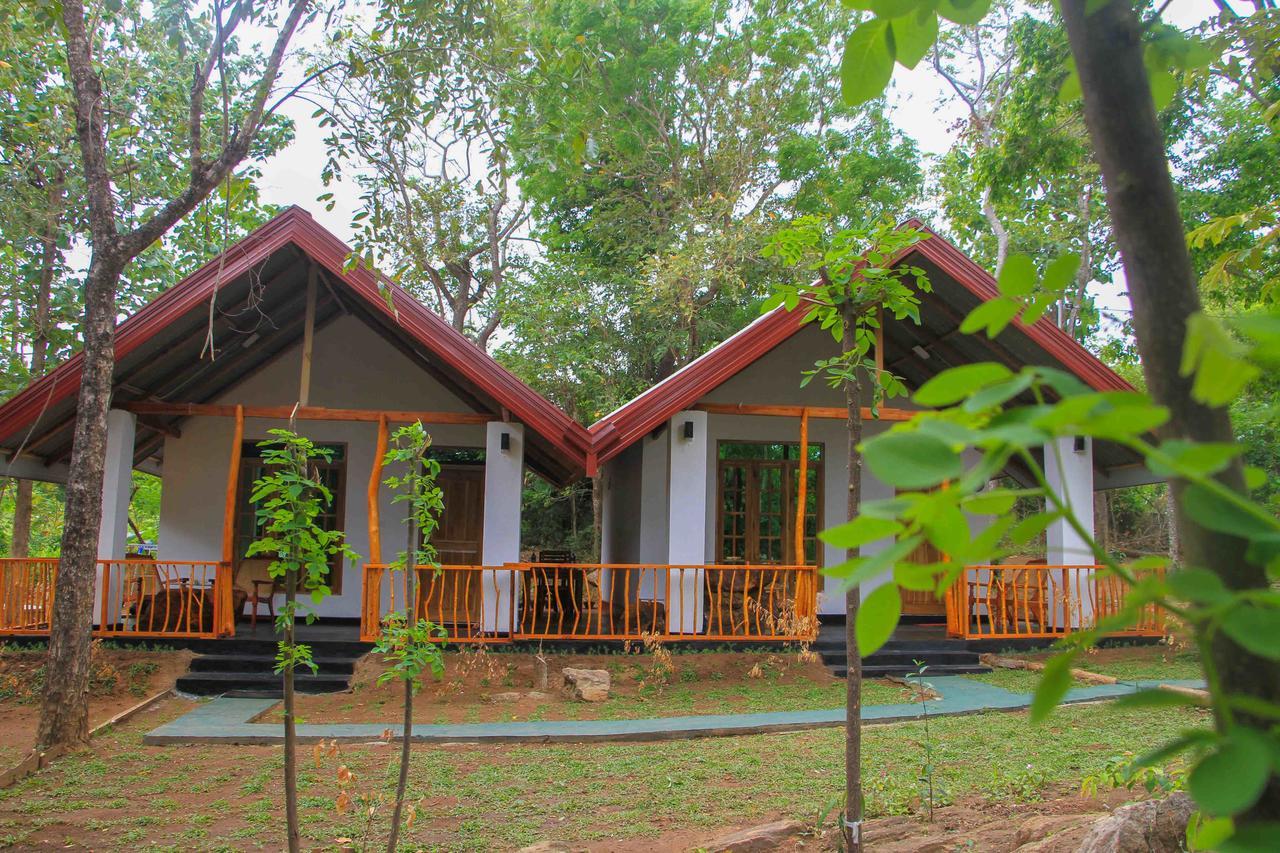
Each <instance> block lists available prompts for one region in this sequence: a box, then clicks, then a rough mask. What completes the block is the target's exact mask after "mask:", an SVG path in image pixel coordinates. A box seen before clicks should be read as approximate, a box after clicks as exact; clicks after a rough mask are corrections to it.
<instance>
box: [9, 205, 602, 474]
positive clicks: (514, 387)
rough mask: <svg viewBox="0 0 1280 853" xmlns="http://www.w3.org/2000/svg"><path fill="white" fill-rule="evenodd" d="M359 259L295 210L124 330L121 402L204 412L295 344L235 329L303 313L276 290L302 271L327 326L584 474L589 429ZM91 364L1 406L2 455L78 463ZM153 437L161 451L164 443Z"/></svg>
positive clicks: (288, 333)
mask: <svg viewBox="0 0 1280 853" xmlns="http://www.w3.org/2000/svg"><path fill="white" fill-rule="evenodd" d="M349 254H350V249H349V247H348V246H347V245H346V244H345V243H343V242H342V241H341V240H339V239H338V238H337V237H336V236H335V235H334V234H332V233H331V232H329V231H328V230H326V229H325V228H324V227H322V226H321V225H320V224H319V223H317V222H316V221H315V220H314V219H313V218H312V217H311V215H310V214H309V213H307V212H306V211H305V210H303V209H302V208H300V207H290V208H288V209H286V210H285V211H283V212H282V213H280V214H279V215H277V216H276V217H274V218H273V219H271V220H270V221H269V222H267V223H265V224H264V225H262V226H261V227H259V228H258V229H256V230H254V231H253V232H252V233H251V234H249V235H248V236H246V237H245V238H244V239H243V240H241V241H239V242H238V243H236V244H235V245H234V246H231V247H230V248H228V249H227V250H226V251H225V252H223V253H222V255H221V256H219V257H217V258H214V259H213V260H211V261H209V262H208V263H206V264H205V265H204V266H202V267H200V268H199V269H198V270H196V271H195V272H194V273H192V274H191V275H189V276H187V277H186V278H185V279H183V280H182V281H181V282H179V283H178V284H176V285H174V286H173V287H171V288H169V289H168V290H166V291H165V292H164V293H162V294H160V295H159V296H158V297H156V298H155V299H154V300H153V301H151V302H150V303H148V304H147V305H146V306H144V307H143V308H142V309H140V310H139V311H138V312H137V313H136V314H134V315H132V316H131V317H129V318H128V319H126V320H124V321H123V322H121V323H120V324H119V325H118V326H117V327H116V339H115V355H116V368H115V375H114V377H113V383H112V384H113V399H126V400H127V399H130V398H133V399H152V398H153V396H152V395H154V394H156V393H158V392H159V391H160V390H161V388H160V386H162V385H163V386H165V387H169V388H173V387H177V388H189V389H193V390H194V389H202V393H200V394H199V395H198V396H200V397H201V398H202V399H201V400H196V399H191V398H190V397H183V398H180V399H177V400H173V401H174V402H202V401H203V399H211V398H213V397H214V396H216V395H217V394H219V393H221V392H223V391H225V390H227V389H228V388H230V387H233V386H234V384H235V383H236V382H237V381H238V380H239V379H240V377H242V376H243V375H244V373H245V372H247V371H249V370H252V369H254V368H256V367H257V366H258V365H260V364H262V363H263V362H264V361H266V360H267V359H268V358H271V357H274V355H276V354H278V353H279V352H281V351H282V350H283V349H284V348H285V347H287V346H289V345H290V344H292V343H294V342H296V340H297V334H296V333H297V332H298V330H299V329H300V327H297V328H294V327H293V326H290V327H289V328H285V327H284V326H283V325H282V324H281V323H277V322H275V319H274V318H269V317H268V318H267V319H268V322H267V323H265V324H264V323H262V322H261V320H260V319H259V327H260V328H261V329H262V330H263V331H262V333H261V334H262V336H263V337H264V338H267V339H268V340H267V342H266V343H265V344H264V343H260V342H259V343H255V342H256V341H258V333H257V332H249V333H246V332H245V330H243V329H237V328H236V324H237V318H238V317H239V316H240V314H244V313H246V312H248V313H250V314H252V312H254V311H257V312H258V314H259V315H261V316H265V311H264V310H263V309H262V308H261V305H262V304H266V300H268V299H272V298H274V299H275V302H274V303H272V304H274V305H275V306H276V307H277V308H279V309H280V312H281V315H282V316H283V315H285V314H289V315H292V314H293V313H296V310H295V309H296V308H297V305H298V304H299V303H298V300H297V293H298V292H299V290H298V288H296V287H295V288H292V289H291V288H289V287H287V286H282V287H278V288H275V290H276V291H278V292H279V293H278V294H275V295H274V296H273V293H272V288H271V287H270V285H271V284H272V283H274V282H275V281H276V280H277V279H288V278H289V277H295V280H296V276H297V275H299V274H304V273H299V272H298V271H297V270H298V269H299V268H302V269H305V266H306V265H303V264H299V263H297V261H298V260H299V259H302V260H307V261H309V262H310V263H314V264H315V265H316V267H317V268H318V270H319V271H320V272H319V274H320V275H321V277H322V279H323V281H324V284H325V291H324V292H325V296H324V299H323V303H322V306H321V310H320V312H319V314H318V316H317V321H316V322H317V325H319V324H320V323H321V322H325V321H327V320H330V319H332V318H333V317H335V316H337V315H338V314H340V313H354V314H357V315H358V316H359V317H360V318H361V319H363V320H364V321H365V322H367V323H369V324H370V325H372V326H374V327H375V329H376V330H377V331H379V333H380V334H382V335H383V336H384V337H388V339H389V340H391V341H392V342H393V343H394V344H395V345H396V346H397V348H399V349H400V350H401V351H402V352H403V353H404V354H405V355H407V356H409V357H411V358H412V359H413V360H414V361H415V363H416V364H418V366H420V367H422V368H423V369H424V370H427V371H429V372H431V373H432V375H434V376H435V377H436V378H437V379H439V380H440V381H442V382H443V383H445V384H446V385H447V387H449V388H450V389H451V390H453V391H454V392H455V393H456V394H458V395H459V396H462V397H463V399H465V400H467V402H468V403H469V404H470V405H472V406H474V407H475V408H477V409H478V410H483V411H489V412H490V413H492V414H494V415H495V416H499V417H506V416H507V415H509V416H510V417H511V418H512V419H513V420H517V421H520V422H522V423H524V424H525V425H526V427H527V428H528V429H529V430H530V431H531V433H532V434H531V436H530V438H531V449H534V448H533V445H534V444H535V443H536V445H537V447H536V451H537V454H538V455H539V457H540V459H534V460H533V462H532V463H531V464H537V462H538V461H541V462H542V463H543V467H544V468H549V469H551V473H552V474H554V475H555V476H557V477H558V478H560V479H565V478H568V477H571V476H575V475H576V474H578V473H580V472H581V470H582V469H583V467H584V465H585V459H586V452H587V448H588V445H589V443H590V438H589V436H588V434H587V432H586V430H585V429H584V428H583V427H582V426H581V425H580V424H578V423H577V422H576V421H574V420H573V419H571V418H570V417H569V416H567V415H566V414H564V413H563V412H562V411H561V410H560V409H559V408H557V407H556V406H554V405H553V404H552V403H550V402H549V401H548V400H546V399H545V398H544V397H542V396H541V395H540V394H538V393H537V392H536V391H534V390H533V389H532V388H530V387H529V386H527V385H525V384H524V383H523V382H522V381H521V380H520V379H518V378H517V377H516V376H515V375H514V374H512V373H511V372H510V371H508V370H507V369H506V368H504V367H503V366H502V365H500V364H498V363H497V362H496V361H495V360H494V359H493V358H492V357H491V356H489V354H488V353H486V352H484V351H483V350H482V349H480V348H479V347H477V346H476V345H475V344H474V343H472V342H471V341H470V340H468V339H467V338H466V337H465V336H463V335H462V334H461V333H460V332H458V331H457V330H456V329H454V328H453V327H452V326H451V325H450V324H449V323H447V322H445V321H444V320H443V319H441V318H440V317H439V316H437V315H436V314H434V313H432V312H431V311H430V310H429V309H428V308H427V307H426V306H424V305H422V304H421V303H419V302H418V301H417V300H415V299H414V298H413V297H412V296H410V295H409V294H408V293H407V292H406V291H405V290H403V289H402V288H401V287H400V286H399V285H397V284H395V283H394V282H392V281H390V280H389V279H387V278H386V277H384V276H381V275H379V274H377V273H376V272H374V271H370V270H368V269H366V268H363V267H356V268H354V269H350V270H347V269H344V265H345V263H346V259H347V257H348V256H349ZM268 279H270V281H269V280H268ZM286 283H287V282H286ZM211 300H212V301H213V303H214V305H215V306H216V307H217V314H218V322H219V323H221V324H223V332H222V333H221V338H220V340H219V345H220V347H222V350H223V351H222V352H220V353H219V356H218V359H217V360H216V361H211V360H208V359H205V360H203V361H201V359H200V357H199V355H198V354H199V353H201V352H202V351H203V349H204V346H203V337H204V334H205V331H204V330H206V329H207V326H208V323H209V317H210V316H211V311H210V309H209V305H210V303H211ZM237 311H239V312H240V314H237V313H236V312H237ZM255 316H257V315H255ZM289 322H290V323H292V322H293V321H292V320H290V321H289ZM233 333H235V334H239V335H240V338H239V340H240V341H241V343H243V344H244V345H243V346H239V345H231V346H223V344H222V342H223V341H228V340H232V341H234V340H236V339H235V338H232V337H231V336H232V334H233ZM250 338H252V340H250ZM250 344H252V346H250ZM162 354H163V355H164V358H163V359H161V358H160V356H161V355H162ZM193 356H194V358H193ZM169 360H173V361H174V362H175V363H177V362H181V363H182V365H184V366H185V368H188V369H187V370H186V373H185V374H180V373H177V372H175V370H170V371H169V373H167V374H162V373H161V372H159V371H158V369H157V367H156V363H157V362H167V361H169ZM193 362H200V363H199V364H198V367H197V368H191V364H192V363H193ZM82 363H83V356H82V355H81V354H79V353H77V354H75V355H73V356H71V357H70V358H69V359H67V360H66V361H64V362H63V363H62V364H60V365H59V366H58V367H56V368H55V369H53V370H51V371H50V372H49V373H47V374H46V375H45V376H43V377H42V378H40V379H38V380H36V381H35V382H32V383H31V384H30V385H29V386H27V388H25V389H24V390H23V391H21V392H19V393H18V394H16V395H15V396H14V397H13V398H11V399H10V400H8V401H7V402H6V403H4V404H3V405H2V406H0V448H4V449H6V450H7V451H8V452H9V455H12V454H13V453H14V452H16V450H17V449H18V448H19V446H21V447H23V448H28V449H32V450H33V451H34V450H35V448H36V447H37V446H43V447H45V448H47V449H48V451H49V452H47V453H40V454H37V455H40V456H43V457H44V458H45V461H46V463H52V462H54V461H55V460H56V459H58V458H62V457H64V456H65V454H67V453H69V448H70V435H69V433H70V425H71V424H72V423H73V422H74V415H75V409H74V407H75V399H76V396H77V395H78V391H79V386H80V376H81V370H82ZM138 377H147V378H148V381H146V382H144V381H143V380H142V379H139V378H138ZM140 386H141V387H140ZM171 393H173V392H171ZM164 427H165V425H163V424H160V425H155V424H151V425H148V424H143V423H140V424H139V433H140V435H139V441H138V446H139V447H143V446H145V443H146V440H147V436H146V435H144V434H146V433H147V430H148V429H151V430H152V432H154V433H156V434H157V435H158V436H159V438H160V440H161V441H162V439H163V433H164V431H165V429H164ZM149 437H150V439H151V441H152V445H151V446H152V448H154V447H155V445H156V444H158V442H156V441H155V440H154V439H155V438H156V436H155V435H151V436H149Z"/></svg>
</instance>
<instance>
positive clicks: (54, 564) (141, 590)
mask: <svg viewBox="0 0 1280 853" xmlns="http://www.w3.org/2000/svg"><path fill="white" fill-rule="evenodd" d="M58 564H59V561H58V560H56V559H25V558H16V557H10V558H4V559H0V635H3V634H8V635H15V634H47V633H48V632H49V626H50V623H51V621H52V617H53V596H54V587H55V583H56V580H57V575H58ZM94 621H95V623H96V624H95V627H94V630H93V633H94V635H95V636H99V637H154V638H164V637H175V638H178V637H191V638H194V637H218V636H229V635H231V634H234V633H235V614H234V612H233V610H232V591H231V571H230V567H229V566H227V565H226V564H223V563H214V562H174V561H159V560H99V561H98V577H97V583H96V587H95V598H94Z"/></svg>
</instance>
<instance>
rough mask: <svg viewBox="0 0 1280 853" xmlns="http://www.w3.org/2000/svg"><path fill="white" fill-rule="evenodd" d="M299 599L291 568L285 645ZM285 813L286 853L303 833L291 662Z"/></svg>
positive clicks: (292, 639) (294, 852)
mask: <svg viewBox="0 0 1280 853" xmlns="http://www.w3.org/2000/svg"><path fill="white" fill-rule="evenodd" d="M297 600H298V572H297V571H296V570H294V569H290V570H289V571H287V572H285V576H284V601H285V605H284V606H285V610H286V612H287V613H288V614H289V618H288V619H286V620H284V639H283V640H282V641H281V642H282V643H283V645H284V646H286V647H287V648H289V649H293V648H294V647H295V646H296V645H297V630H296V625H295V624H294V621H295V618H294V605H295V604H296V603H297ZM283 676H284V815H285V832H286V834H287V839H288V845H289V853H299V851H300V850H301V849H302V832H301V829H300V828H299V825H298V724H297V720H296V719H295V717H294V692H293V664H292V663H290V664H288V665H287V666H285V668H284V673H283Z"/></svg>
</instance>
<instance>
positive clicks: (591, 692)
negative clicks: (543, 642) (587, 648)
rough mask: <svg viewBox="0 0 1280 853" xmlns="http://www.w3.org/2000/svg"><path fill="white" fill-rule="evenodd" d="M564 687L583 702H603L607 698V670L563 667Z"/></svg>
mask: <svg viewBox="0 0 1280 853" xmlns="http://www.w3.org/2000/svg"><path fill="white" fill-rule="evenodd" d="M561 675H563V676H564V689H565V690H566V691H568V692H569V693H570V694H572V695H573V698H574V699H580V700H581V701H583V702H603V701H604V700H606V699H608V698H609V686H610V683H611V682H610V679H609V670H607V669H575V668H573V667H565V669H564V670H563V671H562V672H561Z"/></svg>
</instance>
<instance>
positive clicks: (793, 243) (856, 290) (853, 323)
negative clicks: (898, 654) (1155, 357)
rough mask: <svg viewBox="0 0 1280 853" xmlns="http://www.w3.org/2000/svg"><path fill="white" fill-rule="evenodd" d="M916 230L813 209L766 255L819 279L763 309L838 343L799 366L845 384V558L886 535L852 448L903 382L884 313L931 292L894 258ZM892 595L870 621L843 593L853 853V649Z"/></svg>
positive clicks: (911, 312)
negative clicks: (833, 223) (844, 222)
mask: <svg viewBox="0 0 1280 853" xmlns="http://www.w3.org/2000/svg"><path fill="white" fill-rule="evenodd" d="M920 237H921V235H920V233H919V232H917V231H914V230H910V229H898V228H895V227H894V226H893V224H892V222H887V221H886V222H882V223H881V224H879V225H876V226H873V227H871V228H863V229H855V228H846V229H841V230H837V231H835V232H834V233H833V232H832V229H831V227H830V224H829V223H828V222H827V221H826V220H823V219H821V218H819V217H816V216H811V217H805V218H802V219H799V220H797V221H796V222H795V223H794V224H793V225H792V226H791V227H789V228H786V229H783V230H782V231H780V232H779V233H778V234H777V236H776V237H775V238H774V239H773V241H772V242H771V243H770V244H769V245H768V246H767V247H766V249H765V251H766V253H767V254H770V255H777V256H778V257H779V258H780V259H781V260H782V261H783V262H784V263H786V264H788V265H791V266H800V267H801V269H802V270H803V272H802V275H805V276H816V277H817V278H816V280H812V281H809V280H808V279H806V280H805V282H804V283H801V284H798V285H786V284H784V285H781V286H780V287H779V288H778V289H777V290H776V291H775V292H774V295H773V296H772V297H770V298H769V300H767V301H766V302H765V304H764V306H763V310H765V311H771V310H773V309H775V308H777V307H779V306H782V305H785V306H786V307H787V309H788V310H790V311H796V310H805V311H806V312H807V313H806V314H805V322H816V323H818V324H819V325H820V326H821V328H823V329H827V330H830V332H831V335H832V337H833V338H835V339H836V341H837V342H838V345H839V350H840V352H839V354H838V355H836V356H834V357H832V358H829V359H825V360H823V361H819V362H818V363H817V364H816V365H815V368H814V370H812V371H808V372H807V373H806V378H805V382H804V384H807V383H808V382H809V381H810V380H812V379H813V378H814V377H815V376H817V375H819V374H821V375H822V376H823V377H824V378H825V379H826V381H827V382H828V383H829V384H830V385H831V386H832V387H833V388H839V389H841V390H842V391H843V392H844V399H845V407H846V409H847V410H848V420H847V427H848V446H847V451H848V459H849V486H848V506H847V510H848V522H847V523H846V524H845V525H842V526H838V527H835V528H832V529H830V530H826V531H823V532H822V534H821V538H822V539H823V541H825V542H829V543H831V544H832V545H837V546H840V547H844V548H847V549H848V559H849V561H850V562H849V563H848V564H846V566H852V565H856V564H859V563H860V559H861V558H859V556H858V554H857V549H858V547H859V546H860V545H862V544H866V543H868V542H871V541H873V540H875V539H878V538H880V537H881V536H882V535H883V534H882V533H880V534H877V535H873V536H866V535H865V534H866V533H867V528H868V523H869V520H868V519H864V518H863V517H862V512H861V508H862V458H861V455H860V453H859V451H858V447H859V445H860V444H861V443H862V428H863V418H862V407H863V403H864V402H869V403H870V404H871V411H872V412H873V413H874V412H875V411H876V410H877V408H878V407H879V405H880V403H881V401H882V400H883V399H884V398H885V397H893V396H898V395H900V394H902V393H904V392H905V390H906V385H905V383H904V382H903V380H902V379H901V378H900V377H897V376H894V375H893V374H892V373H889V372H888V371H886V370H885V369H884V363H883V355H884V353H883V351H882V349H881V345H880V344H879V343H878V342H879V341H882V340H883V337H882V336H883V331H884V329H883V323H884V318H885V315H886V314H891V315H892V316H893V317H894V319H896V320H904V319H907V318H910V319H912V320H914V321H915V322H916V323H919V322H920V311H919V309H920V299H919V296H918V295H917V293H918V292H926V293H927V292H928V291H929V289H930V285H929V280H928V278H927V277H926V276H925V272H924V270H922V269H920V268H919V267H908V266H899V265H894V263H893V262H894V261H895V260H896V259H897V258H899V257H901V256H902V254H903V253H904V252H905V251H906V250H907V249H908V248H909V247H910V246H912V245H914V244H915V243H917V242H919V240H920ZM873 351H874V355H872V353H873ZM864 386H866V387H868V389H869V390H870V391H871V394H870V396H869V397H864V394H863V391H864ZM872 526H874V523H873V522H872ZM895 550H896V549H895ZM904 553H905V552H904ZM881 559H883V558H881ZM843 570H844V569H843V568H842V567H835V568H833V569H831V570H830V571H831V573H833V574H840V573H841V572H842V571H843ZM889 595H891V596H892V597H893V602H894V603H895V604H896V607H895V608H892V609H891V608H884V609H881V610H878V611H877V612H879V613H881V614H887V613H889V612H892V614H893V618H892V620H891V621H890V620H888V619H882V620H881V621H880V622H875V623H873V622H872V621H871V620H868V619H859V617H858V613H859V604H860V597H861V591H860V588H859V586H858V585H857V584H856V583H849V584H848V586H847V587H846V592H845V646H846V652H845V654H846V663H847V674H846V676H845V678H846V691H847V693H846V700H845V714H846V717H845V809H844V824H843V827H844V829H843V834H844V840H845V844H846V847H847V849H849V850H851V851H855V853H856V851H860V850H862V830H861V825H862V652H861V651H860V650H861V649H866V653H867V654H870V653H871V652H872V651H874V649H875V648H876V647H879V646H880V645H883V644H884V641H885V640H886V639H888V634H887V633H886V634H885V635H884V636H878V635H877V633H878V630H879V628H878V626H879V625H881V624H888V625H889V630H890V631H892V630H893V623H896V622H897V613H898V612H899V611H901V607H902V605H901V601H900V600H899V599H898V597H897V596H898V589H897V587H896V586H895V585H894V584H887V585H886V586H884V587H881V588H879V589H877V590H876V591H875V592H872V593H871V597H872V598H886V597H887V596H889Z"/></svg>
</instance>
